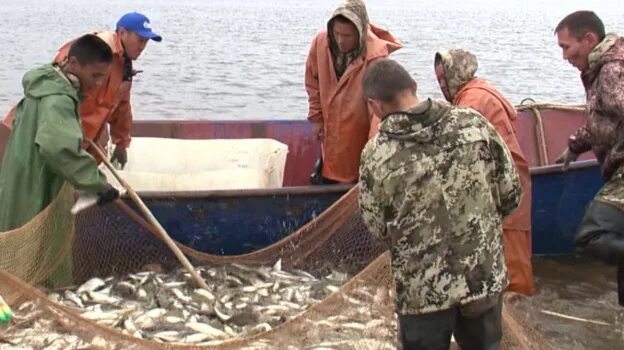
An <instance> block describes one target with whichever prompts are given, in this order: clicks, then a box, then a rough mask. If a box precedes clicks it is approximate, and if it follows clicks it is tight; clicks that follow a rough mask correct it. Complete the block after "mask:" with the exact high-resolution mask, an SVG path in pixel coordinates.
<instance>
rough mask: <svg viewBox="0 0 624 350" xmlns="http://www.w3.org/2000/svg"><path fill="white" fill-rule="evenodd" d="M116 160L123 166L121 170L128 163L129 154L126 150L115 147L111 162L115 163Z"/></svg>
mask: <svg viewBox="0 0 624 350" xmlns="http://www.w3.org/2000/svg"><path fill="white" fill-rule="evenodd" d="M115 160H116V161H118V162H119V164H121V169H123V168H124V166H126V163H128V152H127V151H126V149H125V148H122V147H119V146H115V150H114V151H113V156H112V157H111V160H110V161H111V162H113V161H115Z"/></svg>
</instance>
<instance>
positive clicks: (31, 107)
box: [0, 34, 119, 271]
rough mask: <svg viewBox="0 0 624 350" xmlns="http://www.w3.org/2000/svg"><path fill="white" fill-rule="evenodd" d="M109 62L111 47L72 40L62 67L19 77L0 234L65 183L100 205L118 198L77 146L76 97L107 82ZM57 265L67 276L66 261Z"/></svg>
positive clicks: (1, 176)
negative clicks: (19, 95) (20, 95)
mask: <svg viewBox="0 0 624 350" xmlns="http://www.w3.org/2000/svg"><path fill="white" fill-rule="evenodd" d="M112 59H113V55H112V52H111V49H110V47H109V46H108V45H107V44H106V43H105V42H104V41H103V40H101V39H100V38H98V37H97V36H95V35H91V34H88V35H85V36H82V37H81V38H79V39H78V40H76V42H75V43H74V44H73V45H72V47H71V48H70V50H69V55H68V59H67V60H66V61H64V62H63V63H62V64H60V65H57V64H47V65H44V66H41V67H38V68H35V69H33V70H31V71H29V72H28V73H26V75H25V76H24V78H23V81H22V85H23V88H24V98H23V99H22V100H21V101H20V103H19V104H18V106H17V110H16V113H15V120H14V121H13V128H12V132H11V135H10V137H9V140H8V142H7V146H6V150H5V153H4V159H3V160H2V168H1V170H0V234H1V232H4V231H9V230H13V229H16V228H19V227H21V226H22V225H24V224H26V223H27V222H28V221H29V220H31V219H32V218H33V217H35V216H36V215H37V214H38V213H39V212H41V211H42V210H43V209H45V208H46V207H47V206H48V205H49V204H50V203H51V202H52V200H53V199H54V198H55V197H56V196H57V195H58V193H59V191H60V189H61V187H62V186H63V184H64V183H65V182H66V181H67V182H68V183H70V184H71V185H72V186H73V187H74V188H75V189H76V190H80V191H85V192H90V193H96V194H98V196H99V200H98V204H100V205H102V204H105V203H107V202H110V201H112V200H114V199H116V198H118V197H119V192H118V191H117V189H115V188H114V187H113V186H111V185H109V184H108V183H107V181H106V177H105V176H104V174H103V173H102V172H101V171H99V169H98V167H97V165H96V162H95V159H93V157H92V156H91V155H89V154H88V153H87V152H86V151H85V150H84V149H82V148H81V147H80V145H81V142H82V131H81V129H80V122H79V119H78V112H79V106H80V99H81V97H82V96H84V95H85V94H86V93H88V91H89V90H91V89H93V88H95V87H97V86H98V85H99V84H101V83H102V82H103V81H104V80H105V79H106V77H107V76H108V73H109V69H110V66H111V62H112ZM60 238H62V236H61V237H60ZM50 244H57V242H50ZM60 246H62V245H60ZM62 265H63V266H64V268H65V269H68V270H67V271H71V260H70V259H66V261H65V262H64V263H63V264H62ZM63 266H61V268H59V269H60V270H63Z"/></svg>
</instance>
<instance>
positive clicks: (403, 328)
mask: <svg viewBox="0 0 624 350" xmlns="http://www.w3.org/2000/svg"><path fill="white" fill-rule="evenodd" d="M486 299H487V300H484V301H483V302H481V301H477V302H473V303H471V304H472V305H471V304H468V305H466V306H464V307H454V308H451V309H448V310H442V311H438V312H432V313H428V314H422V315H399V317H398V319H399V327H398V328H399V334H398V342H397V343H398V344H397V349H401V350H421V349H422V350H448V349H449V347H450V345H451V336H454V337H455V340H456V341H457V344H458V345H459V347H460V348H461V349H466V350H471V349H475V350H476V349H480V350H497V349H499V348H500V342H501V339H502V336H503V333H502V325H501V311H502V298H501V297H500V296H495V297H491V298H486Z"/></svg>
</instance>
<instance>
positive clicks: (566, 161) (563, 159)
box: [555, 148, 580, 171]
mask: <svg viewBox="0 0 624 350" xmlns="http://www.w3.org/2000/svg"><path fill="white" fill-rule="evenodd" d="M579 155H580V154H578V153H574V152H572V151H570V149H569V148H566V150H565V151H563V153H561V155H560V156H559V157H558V158H557V159H556V160H555V164H563V166H562V167H561V170H563V171H566V170H568V168H569V167H570V163H571V162H573V161H575V160H577V159H578V157H579Z"/></svg>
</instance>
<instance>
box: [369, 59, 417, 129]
mask: <svg viewBox="0 0 624 350" xmlns="http://www.w3.org/2000/svg"><path fill="white" fill-rule="evenodd" d="M362 86H363V90H364V99H365V100H366V103H367V104H368V108H370V109H371V110H372V112H373V113H375V114H376V115H378V116H380V117H385V116H386V115H388V114H389V113H392V112H398V111H403V110H405V109H407V108H409V107H412V106H413V105H414V104H416V103H417V102H418V99H417V98H416V86H417V84H416V81H414V79H412V77H411V76H410V74H409V73H408V72H407V70H405V68H403V66H401V65H400V64H399V63H397V62H396V61H394V60H391V59H388V58H381V59H378V60H375V61H374V62H373V63H371V64H370V65H369V66H368V68H367V69H366V72H365V73H364V78H363V79H362Z"/></svg>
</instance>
